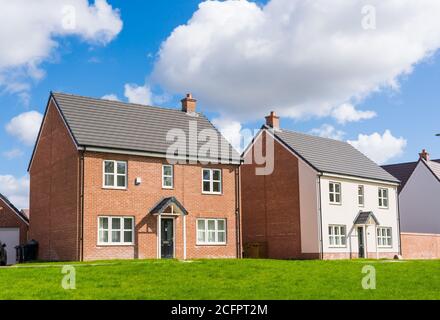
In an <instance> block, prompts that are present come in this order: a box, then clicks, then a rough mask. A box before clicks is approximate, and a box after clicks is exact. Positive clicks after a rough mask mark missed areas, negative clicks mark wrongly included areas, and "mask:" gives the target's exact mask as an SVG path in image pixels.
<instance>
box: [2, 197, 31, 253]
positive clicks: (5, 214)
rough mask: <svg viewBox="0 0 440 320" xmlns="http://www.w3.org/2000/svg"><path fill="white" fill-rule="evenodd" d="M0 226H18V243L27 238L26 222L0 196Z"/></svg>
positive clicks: (24, 241)
mask: <svg viewBox="0 0 440 320" xmlns="http://www.w3.org/2000/svg"><path fill="white" fill-rule="evenodd" d="M0 228H19V229H20V244H25V243H26V242H27V240H28V238H27V237H28V229H29V227H28V224H27V223H26V222H24V221H23V219H22V218H20V217H19V216H18V215H17V213H16V212H15V211H14V210H13V209H12V208H10V206H9V205H8V204H7V203H6V202H5V201H3V199H1V198H0Z"/></svg>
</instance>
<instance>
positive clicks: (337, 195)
mask: <svg viewBox="0 0 440 320" xmlns="http://www.w3.org/2000/svg"><path fill="white" fill-rule="evenodd" d="M335 199H336V203H339V202H341V195H340V194H336V196H335Z"/></svg>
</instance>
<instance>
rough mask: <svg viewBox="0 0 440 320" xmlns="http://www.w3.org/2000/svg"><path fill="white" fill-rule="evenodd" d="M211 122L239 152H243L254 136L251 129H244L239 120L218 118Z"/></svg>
mask: <svg viewBox="0 0 440 320" xmlns="http://www.w3.org/2000/svg"><path fill="white" fill-rule="evenodd" d="M211 122H212V124H213V125H214V126H215V127H216V128H217V129H218V130H219V131H220V132H221V134H222V135H223V136H224V137H225V139H226V140H228V141H229V143H230V144H231V145H232V147H233V148H234V149H235V150H236V151H238V152H242V151H243V150H244V148H245V147H246V146H247V145H248V144H249V143H250V142H251V140H252V137H253V136H254V133H253V132H251V130H249V129H244V128H243V127H242V125H241V123H240V122H238V121H233V120H230V119H226V118H216V119H213V120H212V121H211Z"/></svg>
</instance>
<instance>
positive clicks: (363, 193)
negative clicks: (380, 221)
mask: <svg viewBox="0 0 440 320" xmlns="http://www.w3.org/2000/svg"><path fill="white" fill-rule="evenodd" d="M360 190H362V193H359V191H360ZM361 199H362V203H361V201H360V200H361ZM358 206H359V207H364V206H365V186H364V185H362V184H360V185H358Z"/></svg>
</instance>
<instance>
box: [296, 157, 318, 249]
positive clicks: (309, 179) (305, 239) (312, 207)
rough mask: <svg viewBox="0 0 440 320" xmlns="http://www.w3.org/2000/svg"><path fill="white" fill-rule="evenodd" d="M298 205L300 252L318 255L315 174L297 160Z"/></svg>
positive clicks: (306, 165) (316, 175) (311, 169)
mask: <svg viewBox="0 0 440 320" xmlns="http://www.w3.org/2000/svg"><path fill="white" fill-rule="evenodd" d="M298 171H299V199H300V200H299V204H300V212H301V214H300V220H301V251H302V252H303V253H318V252H319V251H320V248H319V232H320V228H319V220H318V216H319V212H318V183H317V181H318V180H317V178H318V174H317V172H316V171H315V170H314V169H313V168H311V167H310V166H309V165H308V164H306V163H305V162H304V161H302V160H301V159H298Z"/></svg>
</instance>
